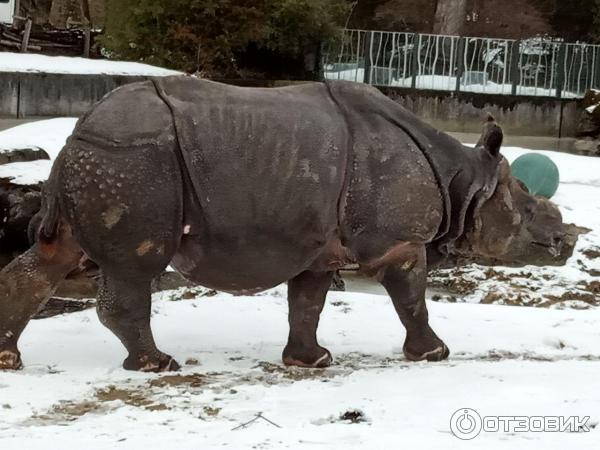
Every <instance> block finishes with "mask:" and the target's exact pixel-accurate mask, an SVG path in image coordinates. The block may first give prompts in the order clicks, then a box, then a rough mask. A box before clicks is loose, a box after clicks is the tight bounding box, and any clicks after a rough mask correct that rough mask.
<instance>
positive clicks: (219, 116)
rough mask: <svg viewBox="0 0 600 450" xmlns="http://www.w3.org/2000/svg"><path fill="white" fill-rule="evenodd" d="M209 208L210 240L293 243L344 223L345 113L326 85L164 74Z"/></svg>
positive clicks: (302, 243) (205, 212)
mask: <svg viewBox="0 0 600 450" xmlns="http://www.w3.org/2000/svg"><path fill="white" fill-rule="evenodd" d="M159 90H161V91H162V95H163V99H164V100H165V101H166V102H167V103H168V104H169V105H170V107H171V110H172V111H173V116H174V120H175V124H176V128H177V135H178V138H179V144H180V147H181V151H182V153H183V156H184V158H185V162H186V164H187V169H188V171H189V173H190V176H191V178H192V181H193V184H194V188H195V191H196V194H197V196H198V199H199V201H200V203H201V207H202V224H201V226H202V228H203V230H202V233H203V234H204V238H205V239H206V240H208V241H213V242H214V241H216V240H218V241H219V242H220V243H221V244H222V243H223V242H224V241H227V242H229V243H230V245H231V247H232V248H230V249H228V250H229V251H232V250H237V251H244V249H245V248H246V247H252V248H253V247H255V246H260V242H261V241H262V240H264V241H265V242H262V243H264V244H266V241H267V240H268V241H269V246H271V247H272V246H273V245H274V243H273V241H279V242H280V243H281V244H282V246H283V247H286V248H288V249H289V250H290V251H293V250H294V249H298V248H303V247H308V248H315V247H318V246H320V245H322V244H323V243H324V241H325V240H326V239H327V238H328V236H329V235H330V234H331V233H333V232H334V231H335V229H336V228H337V223H338V220H337V204H338V199H339V197H340V193H341V190H342V185H343V181H344V178H345V176H344V175H345V169H346V144H347V136H348V135H347V131H346V129H345V122H344V120H343V117H342V116H341V115H340V113H339V111H338V109H337V108H336V106H335V104H334V103H333V101H332V100H331V99H330V97H329V95H328V93H327V90H326V88H325V86H324V85H322V84H318V83H314V84H307V85H302V86H296V87H289V88H279V89H256V88H240V87H232V86H227V85H223V84H219V83H214V82H209V81H201V80H197V79H194V78H190V77H185V78H182V77H174V78H167V79H164V80H160V86H159Z"/></svg>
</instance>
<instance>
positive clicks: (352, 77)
mask: <svg viewBox="0 0 600 450" xmlns="http://www.w3.org/2000/svg"><path fill="white" fill-rule="evenodd" d="M388 70H389V69H388V68H387V67H377V68H375V67H374V68H373V84H376V85H382V86H395V87H404V88H409V87H411V86H412V77H407V78H392V75H393V73H395V72H394V71H393V69H392V70H391V71H390V73H391V74H392V75H390V76H388V75H387V73H386V71H388ZM364 73H365V69H363V68H354V69H346V70H340V71H326V72H325V78H327V79H329V80H346V81H355V82H358V83H362V82H363V80H364ZM416 87H417V88H418V89H431V90H437V91H454V89H455V88H456V77H455V76H448V75H418V76H417V80H416ZM460 90H461V91H463V92H476V93H482V94H506V95H508V94H511V93H512V84H510V83H503V84H502V83H494V82H492V81H488V82H486V83H485V84H468V85H465V84H464V82H463V83H462V84H461V86H460ZM517 95H527V96H549V97H554V96H555V95H556V89H547V88H543V87H537V86H521V85H519V86H517ZM561 95H562V97H563V98H578V97H581V95H579V94H577V93H575V92H568V91H563V92H562V94H561Z"/></svg>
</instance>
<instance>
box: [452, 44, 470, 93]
mask: <svg viewBox="0 0 600 450" xmlns="http://www.w3.org/2000/svg"><path fill="white" fill-rule="evenodd" d="M466 51H467V38H465V37H461V38H459V39H458V48H457V49H456V63H457V64H456V86H455V89H454V90H455V91H456V92H460V81H461V80H462V77H463V74H464V73H465V52H466Z"/></svg>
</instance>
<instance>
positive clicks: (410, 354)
mask: <svg viewBox="0 0 600 450" xmlns="http://www.w3.org/2000/svg"><path fill="white" fill-rule="evenodd" d="M449 355H450V350H449V349H448V347H447V346H446V344H444V343H443V342H441V343H440V345H438V346H437V347H435V348H434V349H433V350H429V351H426V352H422V353H418V352H414V351H410V350H409V349H408V348H407V347H406V346H405V347H404V356H406V359H408V360H409V361H430V362H436V361H443V360H444V359H446V358H448V356H449Z"/></svg>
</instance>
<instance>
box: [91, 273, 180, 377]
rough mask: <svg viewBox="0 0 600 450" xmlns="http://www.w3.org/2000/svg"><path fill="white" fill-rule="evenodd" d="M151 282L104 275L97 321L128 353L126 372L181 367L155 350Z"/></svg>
mask: <svg viewBox="0 0 600 450" xmlns="http://www.w3.org/2000/svg"><path fill="white" fill-rule="evenodd" d="M150 284H151V279H148V278H147V277H145V276H144V277H132V276H127V277H122V276H118V275H112V274H111V275H106V274H104V273H103V274H102V276H101V278H100V284H99V289H98V304H97V311H98V317H99V318H100V321H101V322H102V324H103V325H104V326H106V327H107V328H108V329H109V330H110V331H112V332H113V333H114V334H115V335H116V336H117V338H119V340H120V341H121V342H122V343H123V345H124V346H125V348H126V349H127V351H128V353H129V356H128V357H127V359H125V361H124V362H123V368H125V369H127V370H139V371H142V372H162V371H169V370H178V369H179V364H177V362H176V361H175V360H174V359H173V358H172V357H171V356H169V355H167V354H165V353H163V352H161V351H160V350H158V348H157V347H156V344H155V342H154V337H153V336H152V330H151V329H150V308H151V292H150Z"/></svg>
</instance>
